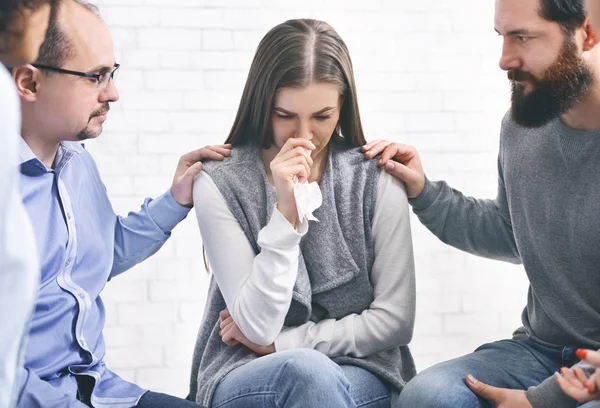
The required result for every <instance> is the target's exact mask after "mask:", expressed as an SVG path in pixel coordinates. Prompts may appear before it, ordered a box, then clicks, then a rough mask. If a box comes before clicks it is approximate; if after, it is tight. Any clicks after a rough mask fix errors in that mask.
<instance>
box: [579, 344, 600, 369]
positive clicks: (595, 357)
mask: <svg viewBox="0 0 600 408" xmlns="http://www.w3.org/2000/svg"><path fill="white" fill-rule="evenodd" d="M575 354H577V357H579V358H580V359H582V360H584V361H585V362H586V363H590V364H591V365H593V366H594V367H599V368H600V353H599V352H597V351H593V350H584V349H579V350H577V352H576V353H575Z"/></svg>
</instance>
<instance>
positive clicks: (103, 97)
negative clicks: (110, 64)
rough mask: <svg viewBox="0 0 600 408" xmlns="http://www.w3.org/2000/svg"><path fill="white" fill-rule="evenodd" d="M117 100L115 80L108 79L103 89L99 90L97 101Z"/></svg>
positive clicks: (117, 92)
mask: <svg viewBox="0 0 600 408" xmlns="http://www.w3.org/2000/svg"><path fill="white" fill-rule="evenodd" d="M118 100H119V91H117V86H116V85H115V81H113V80H112V79H111V80H110V81H108V83H107V84H106V86H105V87H104V89H103V90H102V91H101V92H100V96H99V102H101V103H105V102H116V101H118Z"/></svg>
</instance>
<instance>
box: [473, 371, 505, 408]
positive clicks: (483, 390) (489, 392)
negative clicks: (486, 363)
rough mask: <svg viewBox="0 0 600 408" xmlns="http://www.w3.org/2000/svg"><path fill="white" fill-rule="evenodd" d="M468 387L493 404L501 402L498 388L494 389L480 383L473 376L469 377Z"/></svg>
mask: <svg viewBox="0 0 600 408" xmlns="http://www.w3.org/2000/svg"><path fill="white" fill-rule="evenodd" d="M467 386H468V387H469V388H470V389H471V391H473V392H474V393H475V394H477V395H478V396H480V397H481V398H483V399H486V400H488V401H492V402H498V401H499V395H498V394H499V392H500V390H499V389H498V388H496V387H492V386H491V385H487V384H484V383H482V382H481V381H478V380H476V379H475V377H473V376H472V375H471V374H469V375H468V376H467Z"/></svg>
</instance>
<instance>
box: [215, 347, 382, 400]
mask: <svg viewBox="0 0 600 408" xmlns="http://www.w3.org/2000/svg"><path fill="white" fill-rule="evenodd" d="M342 394H343V395H345V397H346V398H348V399H351V400H352V401H353V402H354V405H352V403H351V402H350V401H348V403H349V404H348V405H347V406H358V407H365V408H367V407H368V408H380V407H381V408H384V407H385V408H387V407H389V406H390V396H389V390H388V387H387V386H386V385H385V384H384V383H383V382H382V381H381V380H379V379H378V378H377V377H376V376H375V375H373V374H371V373H370V372H369V371H367V370H365V369H362V368H360V367H355V366H348V365H344V366H338V365H337V364H336V363H334V362H333V361H332V360H331V359H329V358H328V357H327V356H325V355H324V354H322V353H320V352H318V351H314V350H308V349H300V350H291V351H284V352H280V353H275V354H270V355H268V356H264V357H261V358H258V359H256V360H254V361H252V362H250V363H248V364H245V365H243V366H241V367H238V368H237V369H235V370H233V371H232V372H230V373H229V374H228V375H227V376H226V377H225V378H224V379H223V380H222V381H221V382H220V384H219V386H218V387H217V390H216V391H215V394H214V396H213V399H212V404H211V406H212V407H213V408H220V407H227V408H234V407H262V406H284V405H285V406H286V407H287V406H290V407H293V406H306V405H303V403H304V404H306V403H307V401H310V405H311V406H313V405H314V406H316V405H315V404H323V405H322V406H328V404H329V403H330V402H331V400H330V399H329V398H337V399H336V401H337V402H339V401H340V395H342ZM292 399H294V400H295V402H294V401H291V400H292ZM286 401H287V402H286ZM294 404H296V405H294Z"/></svg>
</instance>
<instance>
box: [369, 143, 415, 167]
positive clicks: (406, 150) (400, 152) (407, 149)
mask: <svg viewBox="0 0 600 408" xmlns="http://www.w3.org/2000/svg"><path fill="white" fill-rule="evenodd" d="M415 154H416V150H415V148H414V147H412V146H408V145H403V144H399V143H394V144H393V145H389V146H386V148H385V149H384V150H383V153H381V158H380V159H379V161H378V162H377V164H379V165H381V166H383V165H385V164H386V163H387V161H388V160H390V159H394V160H396V161H398V162H400V163H404V164H406V162H408V161H409V160H410V159H411V158H413V157H414V156H415Z"/></svg>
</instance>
